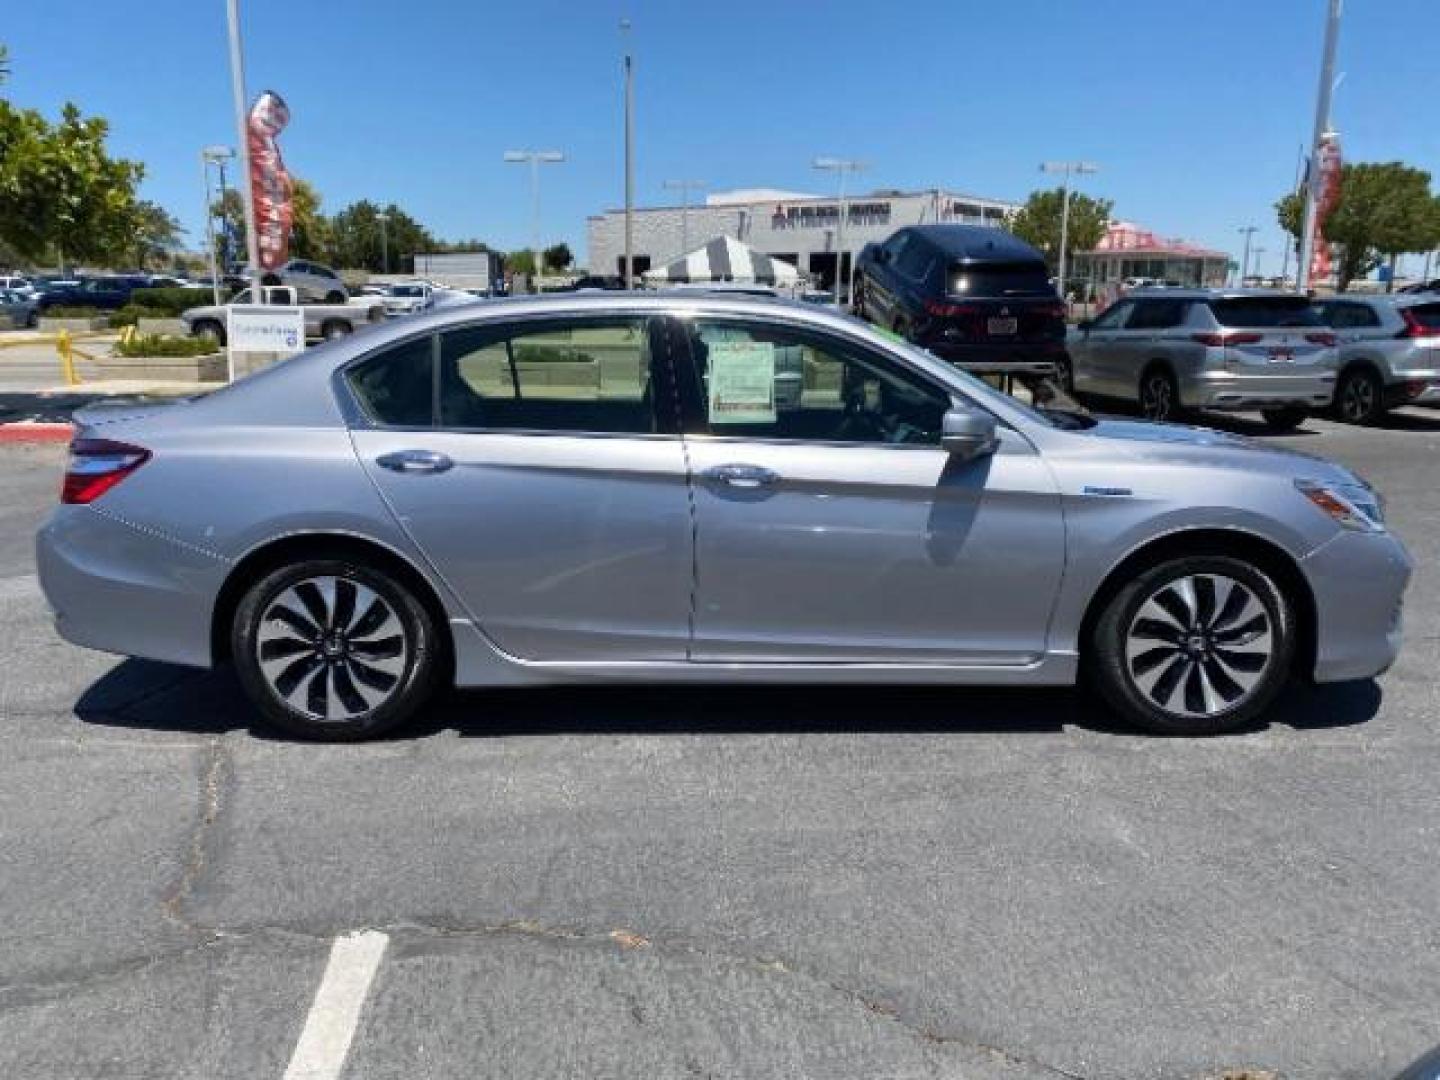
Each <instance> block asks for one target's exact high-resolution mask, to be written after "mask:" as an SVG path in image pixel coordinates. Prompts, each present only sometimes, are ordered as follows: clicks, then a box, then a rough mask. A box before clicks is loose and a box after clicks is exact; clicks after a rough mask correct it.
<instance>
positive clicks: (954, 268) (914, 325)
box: [852, 225, 1065, 376]
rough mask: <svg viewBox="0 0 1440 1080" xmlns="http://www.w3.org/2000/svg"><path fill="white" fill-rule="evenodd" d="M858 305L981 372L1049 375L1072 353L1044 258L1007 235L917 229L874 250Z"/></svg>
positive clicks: (865, 314)
mask: <svg viewBox="0 0 1440 1080" xmlns="http://www.w3.org/2000/svg"><path fill="white" fill-rule="evenodd" d="M852 305H853V309H854V311H855V314H857V315H859V316H860V317H861V318H862V319H869V320H870V321H871V322H874V323H878V324H879V325H880V326H883V327H886V328H888V329H890V330H893V331H894V332H895V333H897V334H900V335H901V336H902V337H905V338H907V339H909V340H910V341H913V342H915V343H916V344H917V345H920V346H923V347H924V348H926V349H929V350H930V351H931V352H933V353H934V354H935V355H936V356H939V357H941V358H943V359H945V360H949V361H951V362H952V363H954V364H956V365H957V366H959V367H962V368H964V369H965V370H966V371H970V372H973V373H975V374H981V375H1020V376H1049V375H1053V374H1054V372H1055V365H1056V362H1057V361H1059V360H1060V359H1061V358H1062V357H1063V356H1064V353H1065V305H1064V304H1063V303H1061V301H1060V297H1059V296H1058V295H1057V294H1056V292H1055V288H1054V286H1053V285H1051V284H1050V277H1049V273H1048V271H1047V270H1046V268H1045V259H1044V257H1043V256H1041V254H1040V253H1039V252H1038V251H1036V250H1035V249H1034V248H1032V247H1031V246H1030V245H1029V244H1026V243H1024V242H1023V241H1021V240H1017V239H1016V238H1015V237H1014V236H1012V235H1010V234H1009V233H1007V232H1004V231H1003V230H1001V229H994V228H988V227H984V226H979V225H915V226H912V227H910V228H907V229H901V230H899V231H898V232H896V233H895V235H893V236H891V237H890V238H889V239H888V240H886V241H885V242H884V243H883V244H866V245H865V247H864V249H863V250H862V251H861V252H860V259H859V261H858V262H857V264H856V267H855V283H854V287H853V289H852Z"/></svg>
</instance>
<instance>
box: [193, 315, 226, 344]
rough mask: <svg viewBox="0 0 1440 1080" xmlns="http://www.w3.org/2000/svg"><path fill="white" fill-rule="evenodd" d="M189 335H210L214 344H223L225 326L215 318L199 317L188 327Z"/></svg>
mask: <svg viewBox="0 0 1440 1080" xmlns="http://www.w3.org/2000/svg"><path fill="white" fill-rule="evenodd" d="M190 336H191V337H211V338H214V339H215V344H217V345H224V344H225V326H224V324H223V323H220V322H218V321H216V320H215V319H201V320H200V321H199V322H197V323H195V325H194V326H192V327H191V328H190Z"/></svg>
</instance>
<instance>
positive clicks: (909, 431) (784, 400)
mask: <svg viewBox="0 0 1440 1080" xmlns="http://www.w3.org/2000/svg"><path fill="white" fill-rule="evenodd" d="M689 334H690V355H691V356H692V357H693V358H694V368H695V375H696V378H695V381H694V383H693V384H692V385H694V386H695V387H696V392H697V394H698V396H699V398H700V404H701V413H702V415H703V418H704V428H703V429H704V430H706V431H708V432H709V433H710V434H712V435H738V436H749V437H754V438H764V439H787V440H790V439H793V440H797V441H804V442H841V443H895V444H900V443H915V444H938V443H939V441H940V429H941V421H942V418H943V417H944V415H945V410H946V409H947V408H948V407H949V397H948V395H947V394H945V393H944V392H943V391H941V390H939V389H937V388H935V387H933V386H931V385H929V384H928V383H926V382H924V381H923V380H922V379H921V378H919V377H918V376H914V375H911V374H910V373H908V372H905V371H903V370H901V369H900V368H899V366H898V365H896V364H894V363H892V362H891V361H888V360H887V359H886V358H884V357H883V356H879V355H877V354H875V353H872V352H870V351H869V350H867V349H864V348H863V347H861V346H857V345H852V344H850V343H849V342H846V341H843V340H841V339H839V338H835V337H832V336H831V335H828V334H823V333H817V332H813V331H808V330H804V329H800V328H794V327H781V326H776V325H771V324H763V323H741V322H733V323H732V322H721V321H715V322H708V321H704V320H697V321H696V322H694V323H692V324H690V326H689Z"/></svg>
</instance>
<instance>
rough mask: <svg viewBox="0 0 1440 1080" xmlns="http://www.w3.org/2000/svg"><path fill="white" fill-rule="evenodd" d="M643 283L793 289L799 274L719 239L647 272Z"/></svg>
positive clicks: (735, 242) (731, 241)
mask: <svg viewBox="0 0 1440 1080" xmlns="http://www.w3.org/2000/svg"><path fill="white" fill-rule="evenodd" d="M644 279H645V284H646V285H680V284H684V283H687V282H691V281H738V282H743V283H745V284H751V283H754V284H757V285H794V284H796V283H797V282H798V281H799V280H800V271H799V270H796V269H795V267H793V266H792V265H790V264H789V263H787V262H781V261H780V260H779V259H772V258H771V257H770V256H769V255H765V254H763V253H762V252H759V251H756V250H755V249H754V248H751V247H747V246H746V245H744V244H742V243H741V242H740V241H739V240H736V239H734V238H733V237H729V236H717V237H716V238H715V239H714V240H711V241H710V242H709V243H708V244H706V245H705V246H704V247H702V248H696V249H695V250H694V251H692V252H690V254H688V255H682V256H681V257H680V258H678V259H676V260H675V261H674V262H671V263H666V264H665V265H664V266H661V267H658V268H656V269H654V270H647V271H645V274H644Z"/></svg>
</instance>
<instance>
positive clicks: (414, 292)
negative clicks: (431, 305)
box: [390, 285, 425, 297]
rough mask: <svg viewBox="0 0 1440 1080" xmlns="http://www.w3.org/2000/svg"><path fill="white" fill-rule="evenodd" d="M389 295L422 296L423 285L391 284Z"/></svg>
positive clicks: (423, 293)
mask: <svg viewBox="0 0 1440 1080" xmlns="http://www.w3.org/2000/svg"><path fill="white" fill-rule="evenodd" d="M390 295H391V296H408V297H414V296H424V295H425V287H424V286H423V285H391V286H390Z"/></svg>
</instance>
